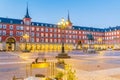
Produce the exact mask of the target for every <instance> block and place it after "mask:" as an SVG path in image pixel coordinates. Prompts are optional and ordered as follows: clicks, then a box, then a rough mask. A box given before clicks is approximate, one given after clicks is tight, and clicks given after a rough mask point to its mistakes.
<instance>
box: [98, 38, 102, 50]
mask: <svg viewBox="0 0 120 80" xmlns="http://www.w3.org/2000/svg"><path fill="white" fill-rule="evenodd" d="M98 42H99V46H100V44H102V38H98ZM99 48H100V47H99ZM100 49H101V48H100Z"/></svg>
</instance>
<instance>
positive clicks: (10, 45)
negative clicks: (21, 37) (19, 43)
mask: <svg viewBox="0 0 120 80" xmlns="http://www.w3.org/2000/svg"><path fill="white" fill-rule="evenodd" d="M15 43H16V41H15V39H14V38H8V39H7V40H6V50H7V51H14V50H15Z"/></svg>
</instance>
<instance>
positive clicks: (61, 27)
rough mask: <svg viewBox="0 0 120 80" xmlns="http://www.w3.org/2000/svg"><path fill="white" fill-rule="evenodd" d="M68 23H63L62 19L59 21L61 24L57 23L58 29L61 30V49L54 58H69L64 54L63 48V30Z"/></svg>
mask: <svg viewBox="0 0 120 80" xmlns="http://www.w3.org/2000/svg"><path fill="white" fill-rule="evenodd" d="M67 25H68V23H67V22H65V21H64V18H62V19H61V22H58V28H60V29H62V48H61V53H60V54H58V56H56V58H70V56H68V54H67V53H65V48H64V30H65V29H66V28H67Z"/></svg>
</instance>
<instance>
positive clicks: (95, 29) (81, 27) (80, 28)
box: [73, 26, 104, 32]
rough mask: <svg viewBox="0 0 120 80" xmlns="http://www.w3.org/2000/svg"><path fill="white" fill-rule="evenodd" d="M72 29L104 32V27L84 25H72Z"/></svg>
mask: <svg viewBox="0 0 120 80" xmlns="http://www.w3.org/2000/svg"><path fill="white" fill-rule="evenodd" d="M73 29H76V30H84V31H93V32H104V29H101V28H93V27H84V26H73Z"/></svg>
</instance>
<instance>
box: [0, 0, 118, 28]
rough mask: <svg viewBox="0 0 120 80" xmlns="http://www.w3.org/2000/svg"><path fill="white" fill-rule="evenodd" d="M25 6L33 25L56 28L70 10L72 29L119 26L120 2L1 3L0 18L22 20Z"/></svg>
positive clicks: (41, 0) (5, 0) (35, 0)
mask: <svg viewBox="0 0 120 80" xmlns="http://www.w3.org/2000/svg"><path fill="white" fill-rule="evenodd" d="M27 2H28V4H29V13H30V16H31V18H32V21H37V22H45V23H54V24H57V23H58V21H60V19H61V18H62V17H64V18H65V19H66V18H67V14H68V13H67V11H68V10H69V12H70V18H71V21H72V23H73V24H74V25H79V26H89V27H109V26H111V27H112V26H117V25H120V0H0V17H10V18H17V19H22V18H23V17H24V15H25V13H26V3H27Z"/></svg>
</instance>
